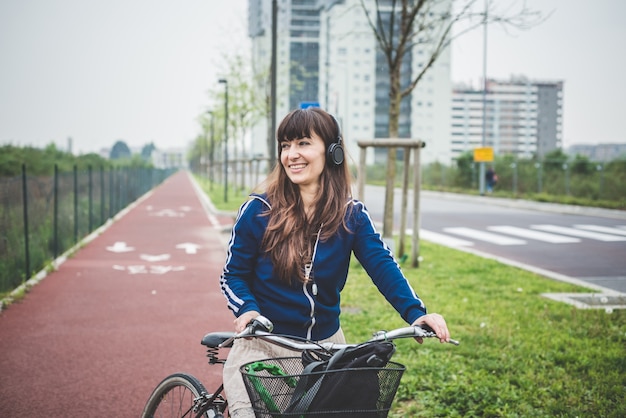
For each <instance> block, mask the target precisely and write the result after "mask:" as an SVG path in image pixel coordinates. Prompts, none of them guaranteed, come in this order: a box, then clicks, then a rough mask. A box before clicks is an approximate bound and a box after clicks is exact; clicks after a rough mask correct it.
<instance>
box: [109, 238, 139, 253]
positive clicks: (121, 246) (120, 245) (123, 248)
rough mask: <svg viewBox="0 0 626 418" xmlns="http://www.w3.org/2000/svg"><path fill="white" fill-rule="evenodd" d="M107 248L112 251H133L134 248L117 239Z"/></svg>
mask: <svg viewBox="0 0 626 418" xmlns="http://www.w3.org/2000/svg"><path fill="white" fill-rule="evenodd" d="M107 250H108V251H111V252H112V253H127V252H129V251H135V248H134V247H128V246H127V245H126V243H125V242H124V241H118V242H116V243H115V244H113V245H112V246H109V247H107Z"/></svg>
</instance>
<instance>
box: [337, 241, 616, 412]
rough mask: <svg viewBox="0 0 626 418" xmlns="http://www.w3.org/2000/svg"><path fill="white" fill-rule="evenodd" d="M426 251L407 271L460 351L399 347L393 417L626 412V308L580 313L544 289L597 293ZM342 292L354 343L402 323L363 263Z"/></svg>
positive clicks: (441, 250)
mask: <svg viewBox="0 0 626 418" xmlns="http://www.w3.org/2000/svg"><path fill="white" fill-rule="evenodd" d="M420 248H421V255H422V256H423V257H424V261H423V262H422V264H421V266H420V268H416V269H413V268H407V267H403V270H404V272H405V274H406V276H407V277H408V278H409V280H410V281H411V283H412V284H413V286H414V287H415V289H416V291H417V292H418V294H419V295H420V296H421V297H422V298H423V299H424V301H425V303H426V305H427V306H428V307H429V312H439V313H441V314H443V315H444V316H445V317H446V320H447V322H448V325H449V328H450V330H451V333H452V336H453V338H455V339H458V340H460V341H461V345H460V346H458V347H456V346H453V345H449V344H439V343H438V342H436V341H434V340H427V341H425V342H424V344H423V345H419V344H417V343H415V342H413V341H408V340H405V341H399V342H398V354H397V355H396V357H395V360H396V361H399V362H400V363H402V364H405V365H406V366H407V371H406V372H405V374H404V377H403V379H402V384H401V387H400V388H399V390H398V395H397V397H396V404H395V406H394V409H393V412H392V414H391V415H390V416H393V417H400V416H407V417H433V416H437V417H472V416H476V417H574V416H602V417H622V416H626V403H625V402H624V400H625V399H626V311H624V310H621V311H620V310H616V311H614V312H613V313H610V314H608V313H606V312H605V311H604V310H578V309H576V308H574V307H572V306H570V305H566V304H564V303H559V302H555V301H551V300H548V299H546V298H544V297H542V296H541V293H544V292H588V291H589V290H588V289H584V288H580V287H575V286H573V285H569V284H565V283H560V282H555V281H552V280H549V279H546V278H543V277H540V276H537V275H535V274H532V273H529V272H526V271H523V270H520V269H516V268H513V267H510V266H506V265H503V264H499V263H497V262H496V261H493V260H485V259H482V258H479V257H477V256H473V255H470V254H466V253H463V252H459V251H455V250H451V249H447V248H445V247H442V246H438V245H435V244H430V243H428V242H424V243H422V244H421V245H420ZM342 296H343V302H342V305H343V308H344V311H345V313H343V314H342V327H343V328H344V331H345V333H346V336H347V338H348V340H349V341H353V342H354V341H358V340H364V339H366V338H368V336H369V334H370V333H371V332H373V331H376V330H378V329H390V328H394V327H398V326H403V321H402V320H401V319H400V318H399V315H398V314H397V313H396V312H395V310H394V309H393V308H392V307H391V306H390V305H388V303H387V302H386V301H385V300H384V298H383V297H382V296H381V295H380V294H379V293H378V291H377V290H376V288H375V286H373V285H372V283H371V281H370V280H369V278H368V277H367V275H366V273H365V272H364V270H363V269H362V268H361V267H360V266H359V265H358V263H357V262H356V261H355V262H353V266H352V268H351V270H350V277H349V280H348V284H347V286H346V288H345V290H344V291H343V293H342ZM346 308H349V309H346Z"/></svg>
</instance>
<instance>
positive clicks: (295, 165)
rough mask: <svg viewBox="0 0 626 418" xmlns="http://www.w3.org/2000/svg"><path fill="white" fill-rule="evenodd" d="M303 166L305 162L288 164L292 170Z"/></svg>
mask: <svg viewBox="0 0 626 418" xmlns="http://www.w3.org/2000/svg"><path fill="white" fill-rule="evenodd" d="M304 167H306V164H292V165H290V166H289V168H291V169H292V170H299V169H301V168H304Z"/></svg>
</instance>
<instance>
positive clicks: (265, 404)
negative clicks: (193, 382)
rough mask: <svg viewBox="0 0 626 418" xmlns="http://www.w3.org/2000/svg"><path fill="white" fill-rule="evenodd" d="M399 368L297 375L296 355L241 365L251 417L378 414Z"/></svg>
mask: <svg viewBox="0 0 626 418" xmlns="http://www.w3.org/2000/svg"><path fill="white" fill-rule="evenodd" d="M404 370H405V367H404V366H403V365H402V364H400V363H395V362H392V361H390V362H388V363H387V364H386V365H385V366H382V367H364V368H356V369H338V370H330V371H321V372H311V373H306V374H303V371H304V367H303V364H302V358H301V357H283V358H273V359H265V360H259V361H255V362H251V363H247V364H244V365H243V366H242V367H241V368H240V371H241V374H242V376H243V380H244V383H245V385H246V390H247V391H248V395H249V396H250V401H251V402H252V408H253V409H254V412H255V415H256V417H257V418H262V417H271V418H277V417H301V418H315V417H319V418H331V417H332V418H339V417H341V418H357V417H359V418H384V417H386V416H387V415H388V414H389V409H390V408H391V403H392V402H393V398H394V397H395V395H396V391H397V390H398V386H399V385H400V379H401V378H402V374H403V373H404Z"/></svg>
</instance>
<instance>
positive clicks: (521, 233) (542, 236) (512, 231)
mask: <svg viewBox="0 0 626 418" xmlns="http://www.w3.org/2000/svg"><path fill="white" fill-rule="evenodd" d="M487 229H488V230H490V231H495V232H499V233H502V234H508V235H515V236H516V237H522V238H529V239H534V240H537V241H544V242H549V243H551V244H567V243H573V242H580V239H578V238H573V237H566V236H564V235H556V234H549V233H547V232H541V231H533V230H532V229H526V228H518V227H516V226H506V225H502V226H488V227H487ZM625 232H626V231H625Z"/></svg>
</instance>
